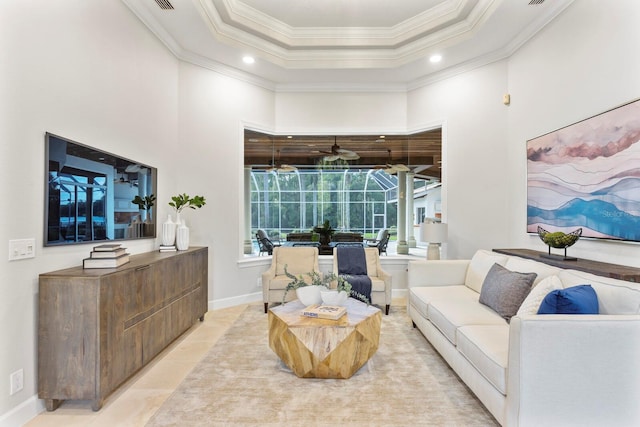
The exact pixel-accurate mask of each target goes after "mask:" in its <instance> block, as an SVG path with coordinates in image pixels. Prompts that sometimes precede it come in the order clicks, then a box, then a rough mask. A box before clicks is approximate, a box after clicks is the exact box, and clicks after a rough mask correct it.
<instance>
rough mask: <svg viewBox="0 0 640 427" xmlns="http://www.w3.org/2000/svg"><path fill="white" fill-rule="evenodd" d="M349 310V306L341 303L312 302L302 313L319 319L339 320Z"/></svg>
mask: <svg viewBox="0 0 640 427" xmlns="http://www.w3.org/2000/svg"><path fill="white" fill-rule="evenodd" d="M346 312H347V307H344V306H341V305H321V304H312V305H310V306H308V307H307V308H305V309H304V310H302V312H301V313H300V314H302V315H303V316H307V317H317V318H318V319H330V320H338V319H339V318H341V317H342V316H344V314H345V313H346Z"/></svg>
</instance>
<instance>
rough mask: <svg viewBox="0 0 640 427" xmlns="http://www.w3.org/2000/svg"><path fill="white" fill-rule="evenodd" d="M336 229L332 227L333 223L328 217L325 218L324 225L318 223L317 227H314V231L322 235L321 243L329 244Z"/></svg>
mask: <svg viewBox="0 0 640 427" xmlns="http://www.w3.org/2000/svg"><path fill="white" fill-rule="evenodd" d="M335 231H336V230H335V229H334V228H333V227H331V223H330V222H329V220H328V219H325V220H324V223H322V225H316V226H315V227H313V232H314V233H318V234H319V235H320V244H321V245H328V244H329V242H331V236H333V233H335Z"/></svg>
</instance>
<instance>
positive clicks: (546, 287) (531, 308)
mask: <svg viewBox="0 0 640 427" xmlns="http://www.w3.org/2000/svg"><path fill="white" fill-rule="evenodd" d="M556 289H562V282H561V281H560V278H559V277H558V276H549V277H547V278H545V279H543V280H541V281H540V283H538V284H537V285H535V286H534V287H533V289H531V292H529V295H528V296H527V297H526V298H525V299H524V301H523V302H522V305H520V308H519V309H518V313H517V314H516V316H522V315H528V314H537V313H538V309H539V308H540V304H542V300H543V299H544V297H546V296H547V294H548V293H549V292H551V291H555V290H556Z"/></svg>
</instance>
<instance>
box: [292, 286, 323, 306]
mask: <svg viewBox="0 0 640 427" xmlns="http://www.w3.org/2000/svg"><path fill="white" fill-rule="evenodd" d="M320 289H324V288H323V287H321V286H303V287H301V288H298V289H296V295H297V296H298V299H299V300H300V302H301V303H302V304H304V305H305V306H307V305H311V304H320V303H321V302H322V298H321V297H320Z"/></svg>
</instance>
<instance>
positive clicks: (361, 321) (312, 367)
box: [269, 298, 382, 378]
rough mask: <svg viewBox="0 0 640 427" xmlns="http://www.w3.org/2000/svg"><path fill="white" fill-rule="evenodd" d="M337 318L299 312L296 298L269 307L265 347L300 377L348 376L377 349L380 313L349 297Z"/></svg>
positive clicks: (300, 309)
mask: <svg viewBox="0 0 640 427" xmlns="http://www.w3.org/2000/svg"><path fill="white" fill-rule="evenodd" d="M346 306H347V314H346V315H345V316H342V317H341V318H340V319H338V320H326V319H315V318H310V317H305V316H302V315H301V314H300V312H301V311H302V309H304V308H305V307H304V306H303V305H302V303H301V302H300V301H298V300H296V301H292V302H289V303H287V304H285V305H281V306H277V307H274V308H272V309H271V310H269V347H271V349H272V350H273V351H274V352H275V353H276V354H277V355H278V357H280V359H282V361H283V362H284V363H285V364H286V365H287V366H288V367H289V368H290V369H291V370H292V371H293V372H294V373H295V374H296V375H297V376H298V377H301V378H350V377H351V376H352V375H353V374H355V373H356V372H357V371H358V369H360V368H361V367H362V366H363V365H364V364H365V363H367V361H368V360H369V359H370V358H371V356H373V355H374V354H375V352H376V351H377V350H378V344H379V341H380V323H381V321H382V314H381V312H380V310H379V309H377V308H376V307H373V306H367V305H366V304H363V303H361V302H359V301H356V300H354V299H352V298H349V300H348V301H347V304H346Z"/></svg>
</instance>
